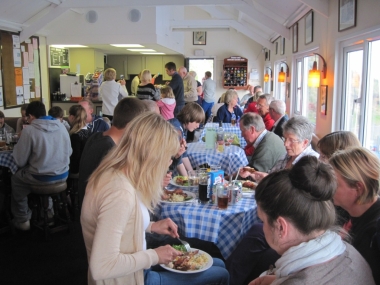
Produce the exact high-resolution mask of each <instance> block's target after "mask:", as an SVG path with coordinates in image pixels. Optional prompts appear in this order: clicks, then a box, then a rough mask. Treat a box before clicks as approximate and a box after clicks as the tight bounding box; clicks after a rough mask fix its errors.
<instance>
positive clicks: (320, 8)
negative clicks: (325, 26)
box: [299, 0, 329, 18]
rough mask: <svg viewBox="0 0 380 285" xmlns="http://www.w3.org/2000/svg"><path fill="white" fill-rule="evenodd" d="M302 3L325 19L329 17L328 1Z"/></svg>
mask: <svg viewBox="0 0 380 285" xmlns="http://www.w3.org/2000/svg"><path fill="white" fill-rule="evenodd" d="M299 1H300V2H301V3H303V4H305V5H307V6H308V7H310V9H313V10H314V11H315V12H317V13H319V14H321V15H322V16H323V17H325V18H328V17H329V2H328V0H299Z"/></svg>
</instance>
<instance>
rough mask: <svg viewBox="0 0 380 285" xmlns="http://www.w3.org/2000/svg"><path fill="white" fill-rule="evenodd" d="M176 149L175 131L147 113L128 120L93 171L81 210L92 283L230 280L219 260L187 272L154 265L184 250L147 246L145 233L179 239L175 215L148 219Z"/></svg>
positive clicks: (158, 117) (89, 282) (167, 261)
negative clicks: (208, 265)
mask: <svg viewBox="0 0 380 285" xmlns="http://www.w3.org/2000/svg"><path fill="white" fill-rule="evenodd" d="M147 141H149V143H147ZM178 150H179V142H178V134H177V132H176V130H175V129H174V128H173V127H172V126H171V125H170V124H169V123H168V122H166V121H165V119H164V118H162V116H161V115H158V114H155V113H153V112H146V113H143V114H141V115H139V116H137V117H136V118H135V119H133V120H132V121H131V122H130V123H129V124H128V126H127V128H126V131H125V133H124V135H123V137H122V138H121V140H120V143H119V144H118V145H117V146H116V147H115V148H114V149H112V150H111V151H110V152H109V153H108V155H107V156H106V157H105V158H104V159H103V160H102V162H101V163H100V165H99V167H98V168H97V169H96V170H95V172H94V173H93V174H92V175H91V177H90V180H89V182H88V184H87V188H86V194H85V197H84V201H83V206H82V214H81V225H82V231H83V237H84V241H85V245H86V250H87V258H88V263H89V272H88V284H125V285H129V284H138V285H141V284H149V285H150V284H163V285H164V284H179V285H181V284H228V278H229V276H228V272H227V271H226V270H225V269H224V268H222V267H223V265H224V264H223V262H222V261H220V260H217V259H215V260H214V265H219V266H212V267H211V268H210V269H208V270H207V271H204V272H200V273H197V274H185V276H184V274H177V273H173V272H169V271H155V269H156V268H152V267H151V266H153V265H156V264H167V263H169V262H170V261H172V260H173V259H174V258H175V257H176V256H178V255H180V254H181V252H179V251H177V250H175V249H174V248H173V247H171V246H170V245H166V246H161V247H158V248H156V249H146V241H145V232H155V233H158V234H166V235H170V236H172V237H174V238H177V237H178V233H177V225H176V224H175V223H174V222H173V221H172V220H171V219H169V218H168V219H165V220H160V221H157V222H150V219H149V211H152V209H153V208H154V207H155V206H156V205H157V204H158V203H159V202H160V200H161V195H162V194H163V190H162V179H163V177H165V175H166V171H167V169H168V167H169V165H170V164H171V157H173V156H174V155H175V154H176V153H177V152H178Z"/></svg>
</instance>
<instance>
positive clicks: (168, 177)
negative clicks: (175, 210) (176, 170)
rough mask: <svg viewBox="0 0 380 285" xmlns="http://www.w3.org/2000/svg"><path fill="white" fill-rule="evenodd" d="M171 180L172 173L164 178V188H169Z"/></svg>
mask: <svg viewBox="0 0 380 285" xmlns="http://www.w3.org/2000/svg"><path fill="white" fill-rule="evenodd" d="M171 179H172V173H171V172H168V173H166V175H165V177H164V181H162V187H166V186H168V185H169V183H170V180H171Z"/></svg>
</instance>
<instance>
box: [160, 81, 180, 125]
mask: <svg viewBox="0 0 380 285" xmlns="http://www.w3.org/2000/svg"><path fill="white" fill-rule="evenodd" d="M175 105H176V103H175V99H174V93H173V89H172V88H171V87H170V86H169V85H166V86H164V87H162V88H161V100H159V101H157V106H158V107H159V108H160V113H161V115H162V117H164V118H165V120H170V119H173V118H174V108H175Z"/></svg>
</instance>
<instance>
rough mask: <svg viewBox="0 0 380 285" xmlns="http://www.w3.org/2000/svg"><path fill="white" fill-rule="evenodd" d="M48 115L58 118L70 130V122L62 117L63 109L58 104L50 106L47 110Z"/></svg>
mask: <svg viewBox="0 0 380 285" xmlns="http://www.w3.org/2000/svg"><path fill="white" fill-rule="evenodd" d="M48 114H49V116H52V117H53V118H55V119H57V120H60V121H61V123H62V124H63V125H64V126H65V128H66V130H67V131H68V132H69V131H70V128H71V127H70V124H69V123H68V122H67V121H66V120H64V119H63V110H62V108H61V107H59V106H54V107H51V109H50V110H49V112H48Z"/></svg>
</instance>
